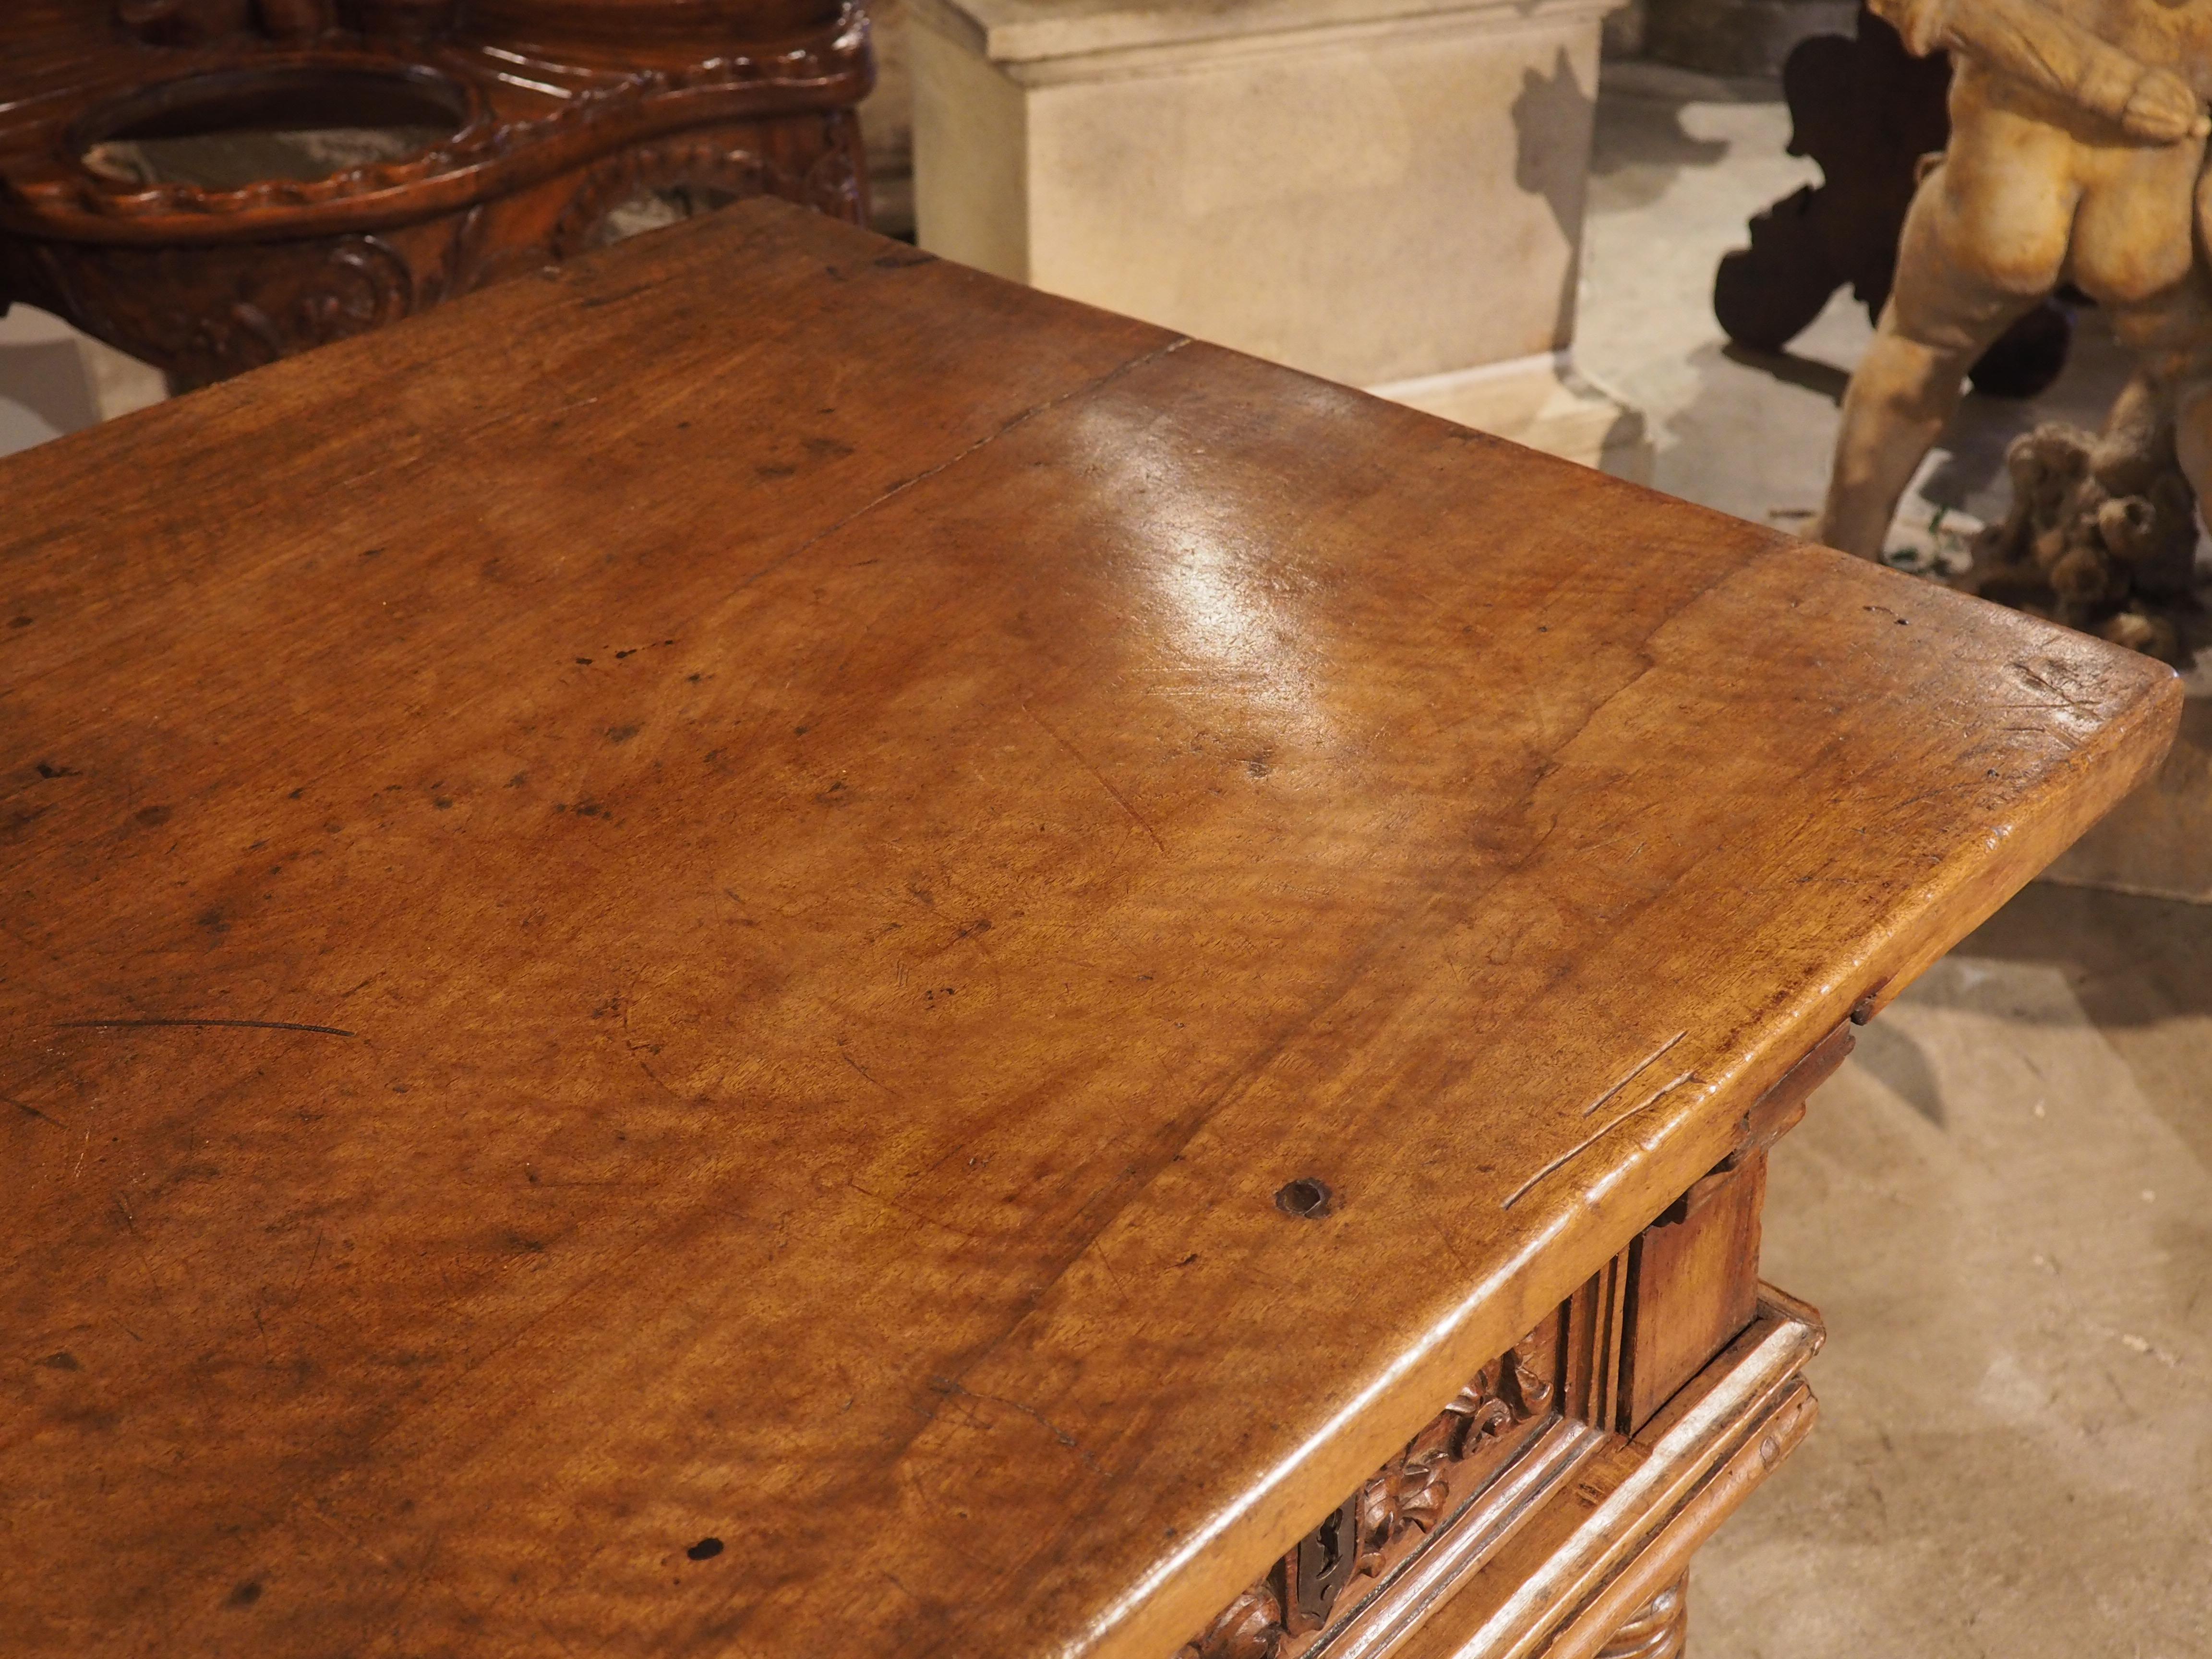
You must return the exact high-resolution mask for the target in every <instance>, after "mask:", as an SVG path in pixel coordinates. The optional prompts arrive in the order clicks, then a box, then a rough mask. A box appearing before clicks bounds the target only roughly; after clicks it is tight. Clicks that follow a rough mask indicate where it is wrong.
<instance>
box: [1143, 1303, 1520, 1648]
mask: <svg viewBox="0 0 2212 1659" xmlns="http://www.w3.org/2000/svg"><path fill="white" fill-rule="evenodd" d="M1537 1340H1538V1339H1537V1335H1536V1334H1534V1333H1532V1334H1530V1335H1528V1336H1525V1337H1523V1338H1522V1340H1520V1341H1519V1342H1516V1344H1514V1346H1512V1347H1510V1348H1509V1349H1507V1350H1506V1351H1505V1352H1504V1354H1502V1355H1500V1356H1499V1357H1498V1359H1497V1360H1496V1361H1495V1362H1494V1363H1493V1364H1488V1365H1486V1366H1484V1367H1483V1368H1482V1370H1480V1371H1478V1372H1477V1373H1476V1374H1475V1376H1474V1381H1473V1382H1471V1383H1468V1385H1467V1386H1466V1387H1465V1388H1463V1389H1461V1390H1460V1391H1459V1393H1458V1395H1455V1397H1454V1398H1453V1400H1452V1402H1451V1403H1450V1404H1449V1405H1448V1406H1446V1407H1444V1408H1443V1411H1441V1412H1439V1413H1437V1415H1436V1417H1435V1418H1434V1419H1431V1421H1430V1422H1429V1423H1428V1425H1426V1426H1425V1427H1424V1428H1423V1429H1422V1430H1421V1431H1420V1432H1419V1434H1417V1435H1415V1436H1414V1437H1413V1439H1412V1440H1410V1441H1408V1442H1407V1444H1406V1448H1405V1449H1404V1450H1403V1451H1401V1452H1400V1453H1399V1454H1398V1455H1396V1456H1395V1457H1393V1458H1392V1459H1391V1460H1390V1461H1389V1462H1388V1463H1385V1464H1384V1465H1383V1467H1382V1468H1380V1469H1378V1470H1376V1473H1375V1474H1373V1475H1372V1476H1371V1477H1370V1478H1369V1480H1368V1481H1367V1483H1366V1484H1365V1485H1364V1486H1362V1487H1360V1489H1359V1490H1358V1492H1355V1493H1353V1494H1352V1497H1351V1498H1348V1499H1347V1500H1346V1502H1345V1503H1343V1504H1340V1505H1339V1506H1338V1507H1337V1508H1336V1509H1334V1510H1332V1511H1330V1513H1329V1514H1328V1516H1327V1517H1326V1518H1324V1519H1323V1520H1322V1522H1321V1524H1320V1525H1319V1526H1318V1527H1316V1528H1315V1529H1314V1530H1313V1531H1312V1532H1311V1533H1310V1534H1308V1535H1307V1536H1306V1537H1304V1538H1303V1539H1301V1540H1300V1541H1298V1544H1297V1547H1296V1548H1294V1549H1293V1550H1291V1553H1289V1554H1287V1555H1285V1557H1284V1558H1283V1559H1281V1560H1280V1561H1279V1562H1277V1563H1276V1564H1275V1565H1274V1566H1273V1568H1272V1569H1271V1570H1270V1571H1269V1572H1268V1575H1267V1577H1265V1578H1263V1579H1261V1581H1260V1582H1259V1583H1256V1584H1254V1585H1253V1586H1252V1587H1251V1588H1250V1589H1247V1590H1246V1591H1245V1592H1244V1593H1243V1595H1239V1596H1238V1597H1237V1599H1236V1600H1235V1601H1231V1603H1230V1604H1229V1606H1228V1607H1225V1609H1223V1611H1222V1613H1221V1614H1220V1616H1219V1617H1218V1618H1217V1619H1215V1620H1214V1621H1213V1622H1212V1624H1210V1625H1208V1626H1206V1629H1205V1631H1204V1632H1201V1633H1200V1635H1199V1636H1197V1637H1195V1638H1193V1639H1192V1640H1191V1641H1190V1642H1188V1643H1187V1644H1184V1646H1183V1647H1182V1650H1180V1651H1179V1652H1178V1653H1177V1654H1176V1659H1275V1656H1276V1655H1277V1653H1278V1652H1279V1650H1281V1649H1282V1647H1283V1645H1284V1644H1285V1642H1287V1641H1289V1640H1291V1638H1296V1637H1299V1636H1304V1635H1306V1634H1308V1633H1310V1632H1314V1631H1317V1630H1320V1629H1322V1627H1323V1626H1325V1625H1326V1624H1327V1623H1328V1620H1329V1618H1330V1616H1331V1614H1332V1613H1334V1610H1335V1608H1336V1606H1337V1604H1338V1603H1339V1602H1340V1601H1341V1599H1342V1597H1343V1595H1344V1592H1345V1590H1346V1589H1348V1588H1349V1587H1350V1585H1351V1584H1352V1582H1353V1581H1355V1580H1357V1579H1359V1578H1363V1577H1375V1576H1376V1575H1379V1574H1380V1573H1381V1572H1382V1571H1383V1569H1384V1566H1385V1565H1386V1561H1387V1558H1388V1557H1389V1554H1390V1552H1391V1550H1392V1549H1393V1547H1395V1546H1396V1545H1398V1544H1399V1543H1401V1542H1402V1541H1404V1540H1405V1539H1406V1537H1407V1535H1408V1534H1413V1533H1419V1534H1427V1533H1429V1532H1430V1531H1431V1530H1432V1529H1433V1528H1435V1527H1436V1526H1437V1523H1438V1522H1441V1521H1443V1519H1444V1517H1445V1516H1446V1515H1447V1514H1448V1513H1449V1510H1450V1507H1451V1500H1452V1481H1453V1478H1454V1476H1455V1474H1458V1472H1459V1471H1460V1470H1461V1468H1462V1467H1463V1466H1465V1465H1466V1464H1467V1463H1468V1462H1469V1460H1471V1459H1474V1460H1479V1459H1480V1457H1481V1456H1482V1455H1483V1453H1484V1452H1485V1451H1486V1450H1487V1449H1488V1447H1489V1446H1490V1444H1492V1443H1494V1442H1495V1441H1496V1440H1497V1439H1498V1437H1500V1436H1502V1435H1503V1434H1504V1433H1505V1431H1508V1430H1510V1429H1511V1428H1513V1427H1515V1426H1516V1425H1519V1424H1522V1423H1525V1422H1527V1421H1528V1420H1529V1419H1532V1418H1534V1417H1537V1416H1539V1415H1541V1413H1544V1412H1545V1411H1546V1410H1547V1408H1548V1407H1549V1406H1550V1404H1551V1401H1552V1397H1553V1392H1554V1390H1553V1384H1552V1383H1550V1382H1549V1381H1547V1379H1546V1378H1545V1376H1543V1374H1542V1373H1541V1371H1539V1370H1537V1369H1536V1367H1535V1366H1534V1364H1531V1363H1530V1362H1529V1360H1528V1357H1527V1356H1526V1355H1525V1354H1524V1353H1523V1352H1522V1350H1524V1349H1527V1350H1529V1351H1530V1352H1534V1349H1535V1346H1536V1343H1537Z"/></svg>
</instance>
